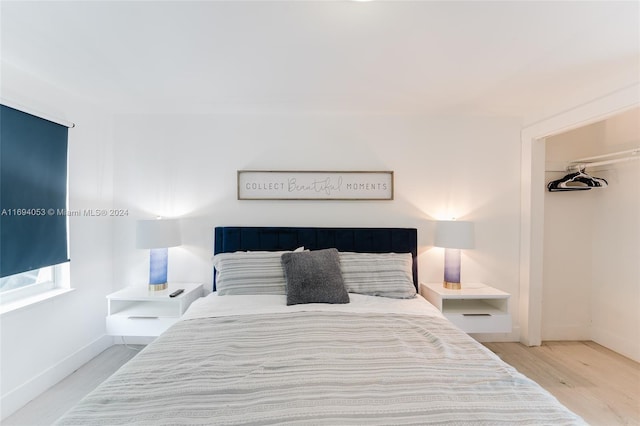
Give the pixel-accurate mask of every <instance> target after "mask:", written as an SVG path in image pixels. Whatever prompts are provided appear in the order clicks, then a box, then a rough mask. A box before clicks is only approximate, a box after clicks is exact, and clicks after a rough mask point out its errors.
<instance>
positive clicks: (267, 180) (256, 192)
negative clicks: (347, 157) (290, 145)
mask: <svg viewBox="0 0 640 426" xmlns="http://www.w3.org/2000/svg"><path fill="white" fill-rule="evenodd" d="M393 178H394V176H393V171H315V170H313V171H307V170H298V171H293V170H238V200H349V201H355V200H360V201H363V200H368V201H371V200H393V183H394V182H393Z"/></svg>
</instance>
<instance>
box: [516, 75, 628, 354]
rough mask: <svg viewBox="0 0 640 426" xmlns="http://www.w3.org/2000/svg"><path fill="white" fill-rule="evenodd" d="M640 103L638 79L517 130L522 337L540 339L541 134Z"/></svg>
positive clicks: (538, 341) (522, 339) (532, 340)
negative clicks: (519, 166)
mask: <svg viewBox="0 0 640 426" xmlns="http://www.w3.org/2000/svg"><path fill="white" fill-rule="evenodd" d="M639 105H640V83H634V84H633V85H630V86H627V87H624V88H622V89H619V90H616V91H615V92H612V93H610V94H608V95H605V96H602V97H600V98H598V99H595V100H593V101H590V102H587V103H585V104H582V105H580V106H577V107H575V108H572V109H570V110H568V111H565V112H562V113H560V114H557V115H555V116H553V117H550V118H548V119H545V120H542V121H540V122H537V123H534V124H532V125H530V126H528V127H525V128H524V129H523V130H522V132H521V149H522V150H521V157H520V160H521V179H520V192H521V202H520V295H519V306H518V307H519V318H518V319H519V324H520V342H522V343H523V344H525V345H527V346H539V345H540V344H541V343H542V267H543V261H542V259H543V257H542V256H543V243H544V236H543V235H544V193H545V176H544V172H545V145H544V142H545V139H546V138H547V137H549V136H553V135H557V134H559V133H563V132H566V131H568V130H572V129H575V128H578V127H583V126H586V125H588V124H592V123H595V122H597V121H601V120H605V119H607V118H609V117H611V116H613V115H616V114H619V113H621V112H624V111H626V110H629V109H631V108H634V107H637V106H639Z"/></svg>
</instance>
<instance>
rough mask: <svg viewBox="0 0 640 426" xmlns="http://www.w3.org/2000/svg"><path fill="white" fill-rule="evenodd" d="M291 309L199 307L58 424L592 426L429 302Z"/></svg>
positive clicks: (208, 302) (254, 298)
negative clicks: (457, 325) (462, 329)
mask: <svg viewBox="0 0 640 426" xmlns="http://www.w3.org/2000/svg"><path fill="white" fill-rule="evenodd" d="M285 301H286V296H284V295H259V296H258V295H250V296H240V295H239V296H218V295H217V294H216V293H213V294H211V295H209V296H207V297H205V298H202V299H200V300H198V301H196V302H194V303H193V304H192V305H191V307H190V308H189V310H188V311H187V313H186V314H185V315H184V316H183V318H182V320H181V321H179V322H178V323H176V324H175V325H174V326H172V327H171V328H170V329H169V330H167V331H166V332H165V333H164V334H163V335H161V336H160V337H159V338H158V339H156V340H155V341H154V342H153V343H152V344H150V345H148V346H147V347H146V348H145V349H144V350H142V351H141V352H140V353H139V354H138V355H137V356H136V357H134V358H133V359H132V360H131V361H130V362H128V363H127V364H126V365H124V366H123V367H122V368H121V369H120V370H119V371H117V372H116V373H115V374H114V375H113V376H112V377H110V378H109V379H108V380H107V381H105V382H104V383H102V384H101V385H100V386H99V387H98V388H97V389H96V390H94V391H93V392H92V393H90V394H89V395H88V396H87V397H85V398H84V399H83V400H82V401H81V402H80V403H79V404H78V405H77V406H76V407H74V408H73V409H72V410H71V411H69V412H68V413H67V414H66V415H65V416H64V417H63V418H61V419H60V420H59V421H58V423H57V424H59V425H119V424H127V425H130V424H139V425H269V424H285V425H287V424H290V425H294V424H295V425H297V424H309V425H311V424H313V425H365V424H366V425H387V424H394V425H402V424H456V425H465V424H473V425H482V424H486V425H501V424H504V425H525V424H526V425H578V424H584V422H583V420H582V419H581V418H580V417H578V416H577V415H575V414H574V413H572V412H570V411H569V410H568V409H566V408H565V407H564V406H562V405H561V404H560V403H559V402H558V401H557V400H556V399H555V398H554V397H553V396H552V395H551V394H549V393H548V392H547V391H545V390H544V389H542V388H541V387H540V386H539V385H537V384H536V383H535V382H533V381H531V380H530V379H528V378H526V377H525V376H523V375H522V374H520V373H518V372H517V371H516V370H515V369H514V368H512V367H510V366H509V365H507V364H506V363H504V362H502V361H501V360H500V359H499V358H498V357H497V356H496V355H495V354H493V353H492V352H491V351H489V350H488V349H486V348H485V347H484V346H482V345H481V344H479V343H478V342H476V341H475V340H473V339H472V338H471V337H469V336H468V335H467V334H465V333H463V332H462V331H461V330H459V329H457V328H456V327H455V326H454V325H452V324H451V323H450V322H448V321H447V320H446V319H444V318H443V317H442V315H441V314H440V312H439V311H438V310H437V309H435V308H434V307H433V306H432V305H430V304H429V303H428V302H427V301H426V300H424V299H423V298H421V297H420V296H417V297H415V298H413V299H389V298H385V297H375V296H366V295H359V294H350V303H348V304H341V305H332V304H314V303H311V304H304V305H293V306H287V305H286V303H285Z"/></svg>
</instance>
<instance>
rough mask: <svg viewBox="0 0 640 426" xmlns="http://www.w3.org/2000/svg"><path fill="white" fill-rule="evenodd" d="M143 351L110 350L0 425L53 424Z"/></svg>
mask: <svg viewBox="0 0 640 426" xmlns="http://www.w3.org/2000/svg"><path fill="white" fill-rule="evenodd" d="M143 347H144V346H140V345H130V346H128V347H127V346H125V345H114V346H111V347H110V348H108V349H106V350H105V351H103V352H102V353H101V354H100V355H98V356H96V357H95V358H93V359H92V360H91V361H89V362H88V363H86V364H85V365H83V366H82V367H80V368H79V369H77V370H76V371H74V372H73V373H72V374H70V375H69V376H68V377H66V378H65V379H64V380H62V381H61V382H60V383H58V384H57V385H55V386H53V387H52V388H50V389H49V390H47V391H46V392H45V393H43V394H42V395H40V396H39V397H37V398H36V399H34V400H33V401H31V402H29V403H28V404H27V405H25V406H24V407H22V408H21V409H20V410H18V411H16V412H15V413H13V414H12V415H11V416H9V417H7V418H6V419H4V420H3V421H2V422H0V423H2V426H5V425H6V426H46V425H51V424H53V422H55V421H56V420H58V419H59V418H60V417H62V415H63V414H64V413H66V412H67V411H68V410H69V409H71V407H73V406H74V405H76V404H77V403H78V402H79V401H80V400H81V399H82V398H84V396H85V395H87V394H88V393H89V392H91V391H92V390H93V389H95V388H96V386H98V385H99V384H100V383H102V382H104V381H105V380H106V379H107V378H108V377H109V376H111V375H112V374H113V373H114V372H115V371H116V370H117V369H118V368H120V367H121V366H122V365H124V364H125V363H126V362H127V361H129V360H130V359H131V358H133V357H134V356H135V355H136V354H137V353H138V351H139V350H140V349H141V348H143Z"/></svg>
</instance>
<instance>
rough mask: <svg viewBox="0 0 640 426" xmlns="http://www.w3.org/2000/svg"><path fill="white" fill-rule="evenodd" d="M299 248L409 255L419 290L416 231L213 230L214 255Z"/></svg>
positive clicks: (269, 228)
mask: <svg viewBox="0 0 640 426" xmlns="http://www.w3.org/2000/svg"><path fill="white" fill-rule="evenodd" d="M301 246H304V248H306V249H309V250H320V249H326V248H336V249H338V251H353V252H360V253H391V252H393V253H411V257H412V258H413V283H414V285H415V286H416V289H417V288H418V262H417V256H418V231H417V230H416V229H415V228H315V227H313V228H312V227H256V226H221V227H216V228H215V234H214V250H213V252H214V254H218V253H226V252H234V251H248V250H274V251H275V250H295V249H296V248H298V247H301ZM213 289H214V290H215V274H214V282H213Z"/></svg>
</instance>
